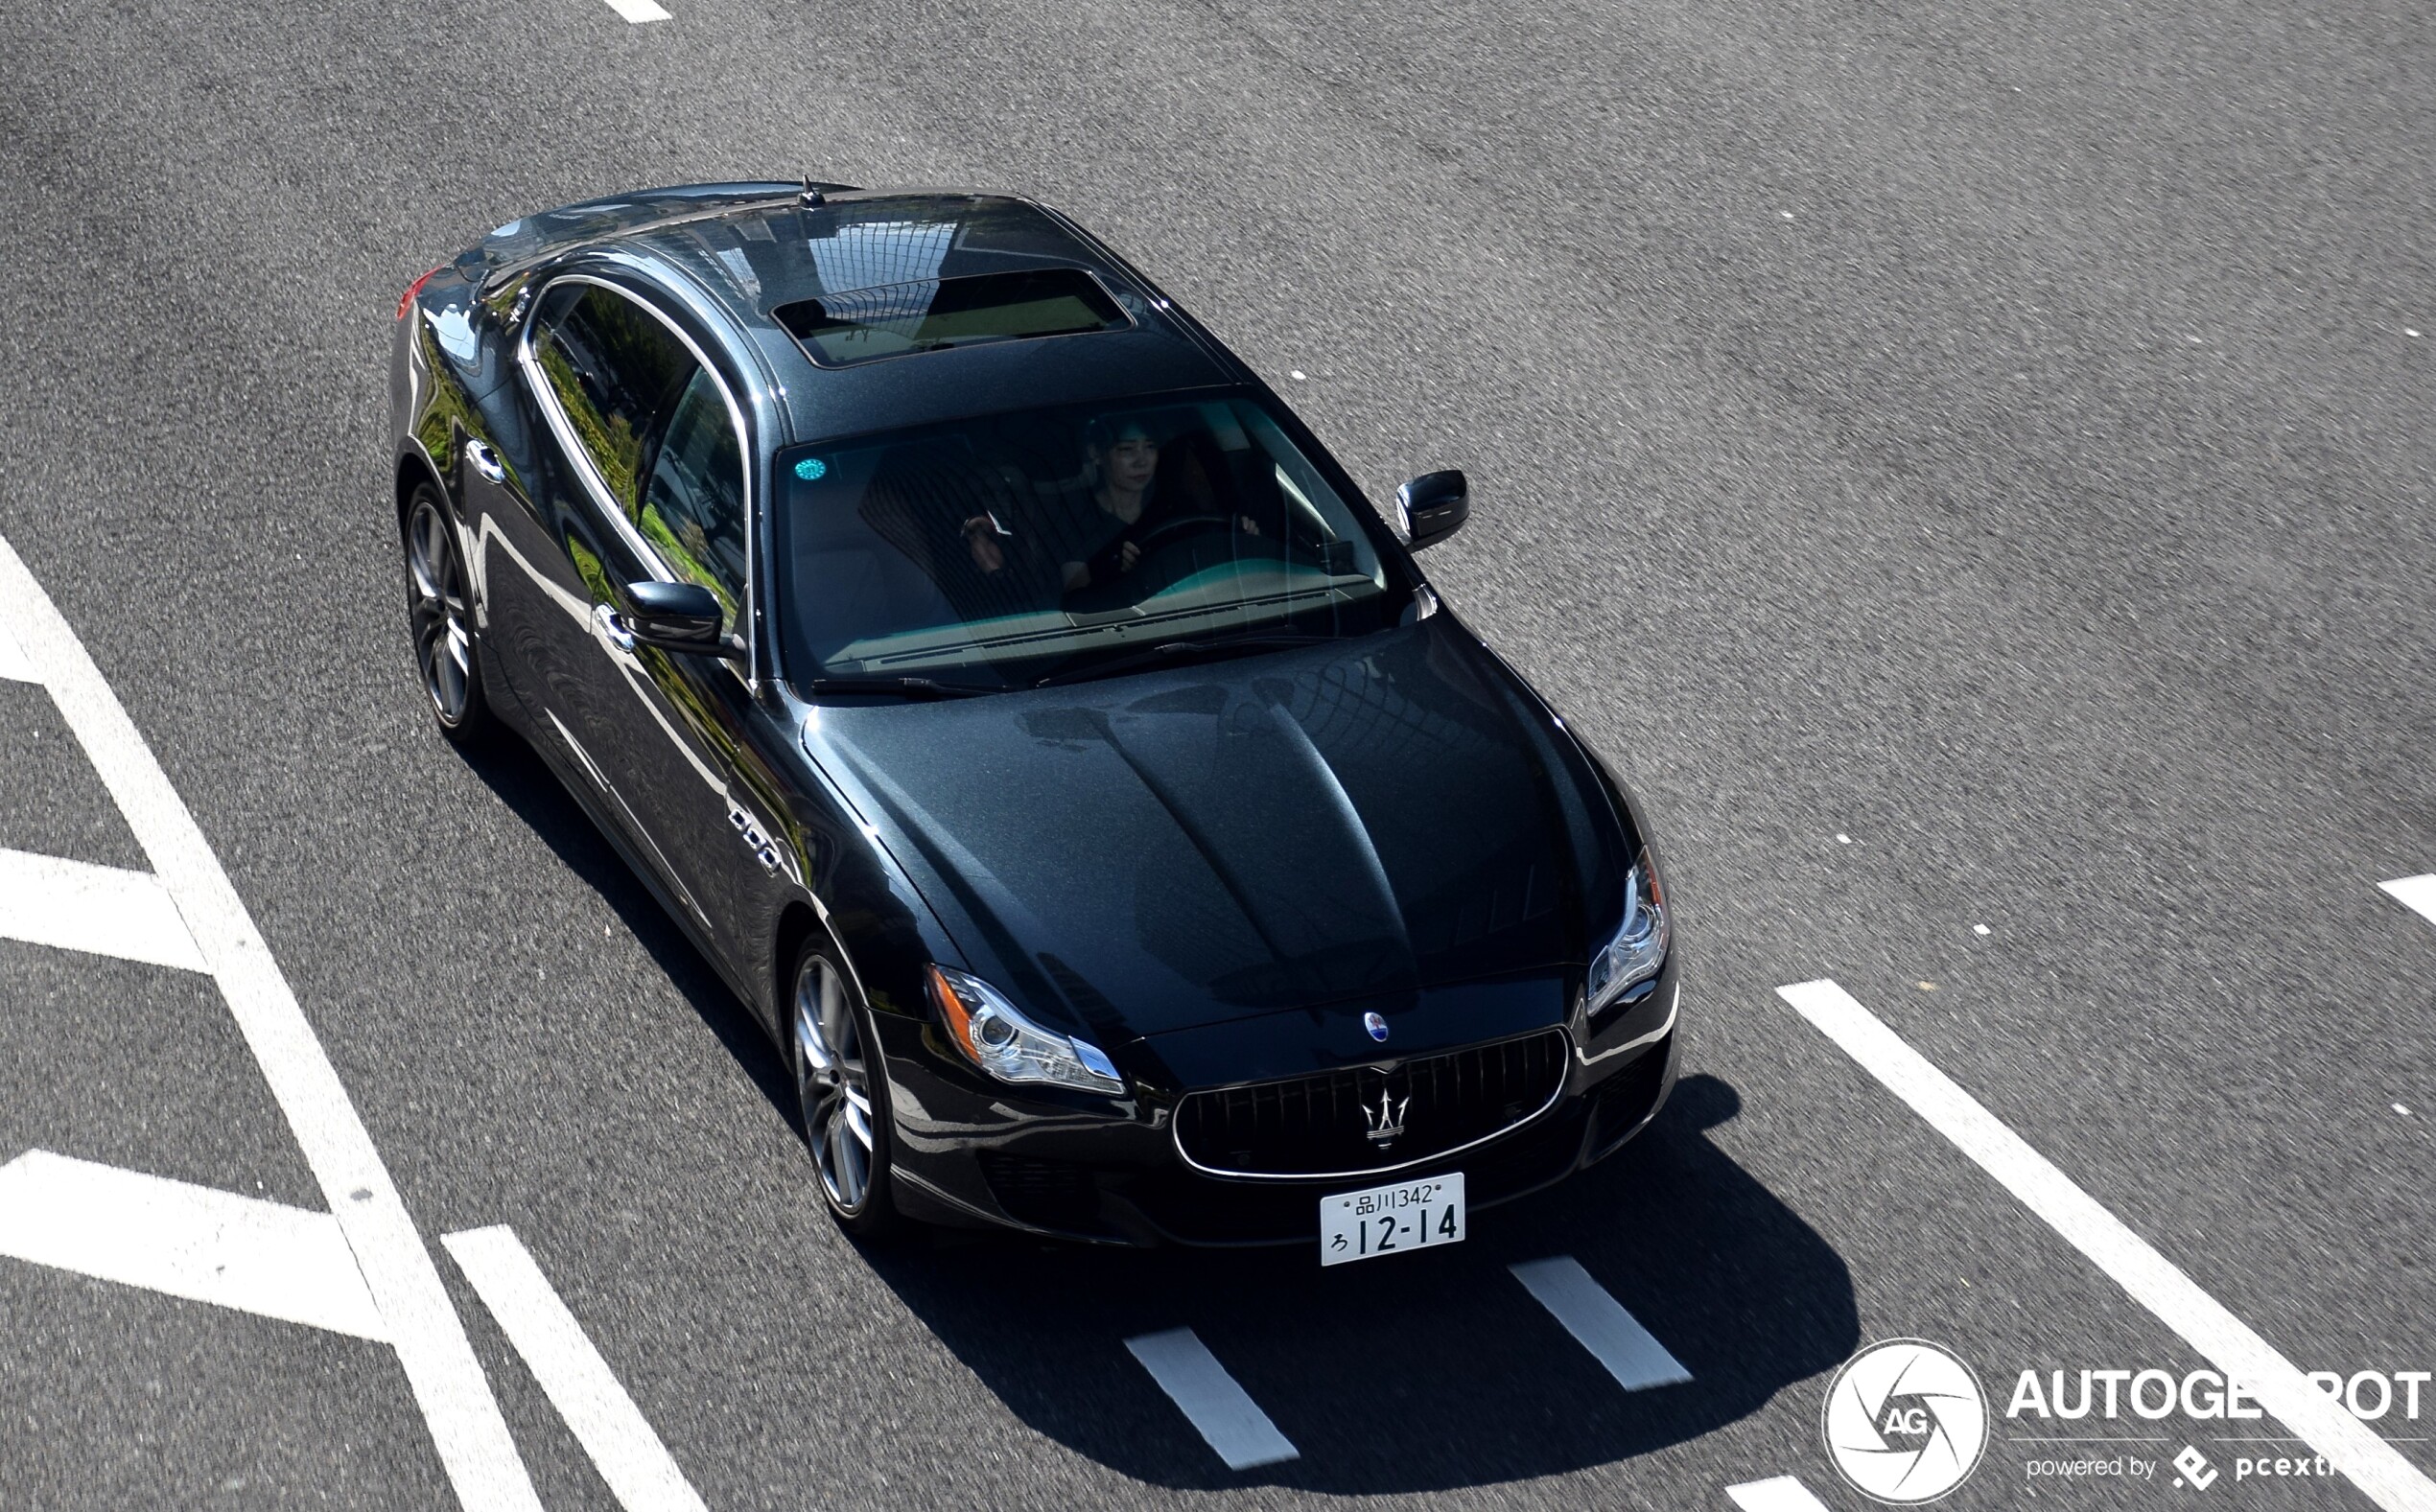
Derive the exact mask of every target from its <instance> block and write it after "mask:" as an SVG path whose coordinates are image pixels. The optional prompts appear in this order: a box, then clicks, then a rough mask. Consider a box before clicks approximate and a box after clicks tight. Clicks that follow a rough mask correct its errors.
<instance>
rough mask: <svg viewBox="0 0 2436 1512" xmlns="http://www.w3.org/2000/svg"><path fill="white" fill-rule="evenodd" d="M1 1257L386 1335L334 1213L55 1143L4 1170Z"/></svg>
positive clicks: (0, 1180) (336, 1329)
mask: <svg viewBox="0 0 2436 1512" xmlns="http://www.w3.org/2000/svg"><path fill="white" fill-rule="evenodd" d="M0 1254H6V1255H10V1256H13V1257H14V1258H16V1259H18V1260H23V1261H28V1262H31V1263H32V1264H34V1265H37V1266H50V1267H52V1268H55V1269H59V1270H74V1271H77V1272H79V1273H81V1274H83V1275H88V1276H99V1277H100V1278H101V1279H103V1280H105V1281H115V1282H118V1283H119V1284H120V1285H122V1286H130V1287H143V1288H144V1289H146V1290H147V1291H166V1292H168V1293H169V1294H170V1295H171V1296H178V1297H184V1298H186V1299H187V1300H189V1301H193V1302H209V1303H211V1304H212V1305H214V1306H215V1307H226V1308H235V1309H237V1310H239V1311H241V1312H246V1313H258V1314H262V1315H263V1316H265V1317H275V1318H279V1319H281V1320H283V1321H286V1322H290V1323H302V1324H305V1325H306V1326H308V1327H311V1328H326V1329H328V1330H330V1331H331V1332H332V1333H334V1334H352V1335H354V1336H355V1337H356V1338H371V1339H386V1332H385V1330H383V1328H382V1327H381V1314H380V1312H379V1311H378V1310H377V1309H375V1308H374V1307H373V1306H372V1293H371V1292H369V1291H365V1290H363V1272H362V1271H360V1270H358V1269H357V1268H356V1266H355V1253H354V1251H352V1250H350V1249H348V1248H347V1237H346V1235H344V1234H343V1233H340V1231H339V1221H338V1220H337V1219H335V1218H332V1217H331V1216H330V1215H329V1214H327V1213H309V1212H307V1211H305V1210H304V1209H303V1208H300V1207H290V1206H288V1205H287V1204H285V1203H283V1202H266V1201H264V1200H263V1199H262V1198H251V1197H239V1196H238V1195H237V1194H236V1193H234V1192H221V1191H216V1190H214V1189H213V1188H211V1187H199V1186H191V1185H189V1184H188V1183H186V1182H183V1181H172V1180H170V1179H169V1178H168V1177H166V1176H155V1175H145V1174H144V1173H143V1172H140V1171H123V1170H121V1169H119V1168H118V1167H116V1166H103V1165H95V1164H94V1163H92V1162H91V1161H88V1160H76V1159H72V1158H70V1157H69V1156H66V1155H55V1154H53V1153H51V1152H50V1151H47V1150H29V1151H26V1152H25V1153H24V1154H21V1155H19V1156H17V1158H16V1159H14V1160H12V1161H10V1162H9V1163H8V1164H7V1165H5V1166H0Z"/></svg>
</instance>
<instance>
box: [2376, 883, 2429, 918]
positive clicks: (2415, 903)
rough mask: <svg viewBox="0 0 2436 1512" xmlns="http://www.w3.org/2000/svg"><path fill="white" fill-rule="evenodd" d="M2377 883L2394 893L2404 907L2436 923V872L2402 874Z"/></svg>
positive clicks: (2396, 899)
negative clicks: (2423, 874) (2420, 874)
mask: <svg viewBox="0 0 2436 1512" xmlns="http://www.w3.org/2000/svg"><path fill="white" fill-rule="evenodd" d="M2377 886H2378V887H2380V888H2383V889H2384V890H2385V891H2386V892H2388V893H2391V894H2393V895H2394V899H2395V901H2397V902H2399V903H2401V905H2402V906H2403V907H2404V908H2407V909H2409V910H2410V911H2411V912H2413V913H2415V914H2417V915H2419V916H2420V917H2421V918H2423V919H2426V920H2427V921H2428V922H2429V923H2431V924H2436V872H2431V873H2430V874H2428V875H2426V876H2400V877H2396V878H2395V879H2394V880H2393V881H2391V882H2379V883H2377Z"/></svg>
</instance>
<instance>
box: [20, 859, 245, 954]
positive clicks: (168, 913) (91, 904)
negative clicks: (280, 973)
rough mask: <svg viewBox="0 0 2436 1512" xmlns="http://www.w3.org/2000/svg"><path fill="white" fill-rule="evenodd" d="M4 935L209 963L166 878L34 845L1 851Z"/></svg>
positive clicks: (88, 951) (96, 950)
mask: <svg viewBox="0 0 2436 1512" xmlns="http://www.w3.org/2000/svg"><path fill="white" fill-rule="evenodd" d="M0 939H5V940H22V941H24V942H27V943H28V944H35V945H49V946H51V947H52V948H53V949H55V950H82V951H83V952H85V953H86V954H88V955H97V956H116V957H118V958H119V959H120V960H122V961H141V962H144V963H145V964H146V965H156V966H176V967H177V968H178V969H180V970H183V971H207V970H209V969H210V967H208V966H206V965H203V953H202V952H201V951H200V950H198V949H197V948H195V937H194V936H193V935H190V934H188V933H187V932H186V921H185V920H184V919H180V918H179V917H178V915H177V905H176V903H175V902H173V901H172V900H171V898H170V896H169V889H167V888H165V887H163V886H161V879H160V878H159V877H156V876H154V875H152V873H151V872H128V871H123V870H121V869H120V868H118V867H110V866H93V865H90V864H88V863H86V862H82V861H68V860H64V859H62V858H60V857H59V856H44V855H35V854H34V853H33V852H32V851H27V850H0Z"/></svg>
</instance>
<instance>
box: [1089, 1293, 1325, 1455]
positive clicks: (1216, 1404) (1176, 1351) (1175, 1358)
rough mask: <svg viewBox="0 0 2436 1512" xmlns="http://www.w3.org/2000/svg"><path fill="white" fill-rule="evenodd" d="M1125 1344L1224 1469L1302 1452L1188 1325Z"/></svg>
mask: <svg viewBox="0 0 2436 1512" xmlns="http://www.w3.org/2000/svg"><path fill="white" fill-rule="evenodd" d="M1125 1347H1126V1348H1127V1349H1129V1350H1131V1351H1133V1355H1134V1358H1135V1359H1136V1360H1138V1361H1141V1362H1142V1368H1143V1369H1144V1370H1147V1371H1149V1372H1150V1378H1151V1379H1152V1380H1153V1381H1156V1382H1158V1383H1159V1389H1160V1390H1161V1391H1164V1392H1166V1393H1167V1398H1168V1400H1169V1401H1171V1402H1173V1403H1175V1404H1176V1406H1177V1407H1178V1408H1179V1409H1181V1410H1182V1411H1183V1414H1184V1416H1185V1417H1186V1418H1188V1419H1190V1420H1191V1422H1192V1425H1193V1427H1194V1428H1195V1429H1197V1430H1199V1431H1200V1433H1201V1436H1202V1437H1203V1438H1205V1439H1207V1440H1208V1441H1209V1447H1210V1448H1212V1449H1214V1450H1216V1451H1217V1452H1218V1457H1219V1458H1220V1459H1223V1460H1225V1461H1226V1462H1227V1468H1228V1469H1229V1470H1250V1469H1252V1468H1253V1466H1255V1465H1274V1464H1278V1463H1280V1462H1282V1461H1284V1460H1288V1459H1298V1458H1300V1457H1301V1454H1302V1451H1300V1450H1299V1449H1297V1448H1295V1447H1294V1444H1293V1441H1292V1440H1290V1439H1288V1438H1287V1437H1286V1436H1285V1435H1284V1434H1283V1433H1280V1432H1278V1431H1277V1424H1275V1423H1272V1422H1270V1421H1269V1414H1268V1413H1266V1412H1263V1411H1261V1410H1260V1404H1259V1403H1257V1402H1254V1401H1253V1400H1252V1397H1251V1394H1250V1393H1248V1392H1246V1391H1245V1390H1244V1388H1243V1387H1241V1386H1239V1385H1237V1384H1235V1378H1234V1377H1232V1376H1230V1375H1229V1374H1227V1367H1226V1366H1224V1365H1222V1364H1220V1363H1218V1357H1217V1356H1215V1355H1213V1354H1211V1353H1210V1352H1209V1346H1207V1345H1206V1344H1204V1343H1203V1342H1202V1341H1201V1336H1200V1335H1198V1334H1195V1333H1194V1332H1193V1331H1192V1330H1191V1329H1189V1328H1171V1329H1169V1330H1167V1331H1166V1332H1165V1333H1163V1334H1140V1335H1136V1337H1134V1338H1129V1339H1127V1340H1125Z"/></svg>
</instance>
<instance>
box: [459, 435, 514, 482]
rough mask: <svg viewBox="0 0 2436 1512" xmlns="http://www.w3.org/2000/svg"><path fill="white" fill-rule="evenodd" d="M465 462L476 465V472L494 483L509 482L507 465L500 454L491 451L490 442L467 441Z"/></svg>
mask: <svg viewBox="0 0 2436 1512" xmlns="http://www.w3.org/2000/svg"><path fill="white" fill-rule="evenodd" d="M465 460H467V461H468V462H471V463H473V464H474V471H475V472H477V473H480V474H481V475H482V476H483V477H487V478H489V479H490V480H491V481H492V482H494V483H504V482H505V481H507V464H506V463H504V462H503V461H501V460H500V459H499V454H498V453H496V452H494V451H492V450H491V449H490V443H489V442H487V441H470V440H469V441H467V442H466V443H465Z"/></svg>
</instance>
